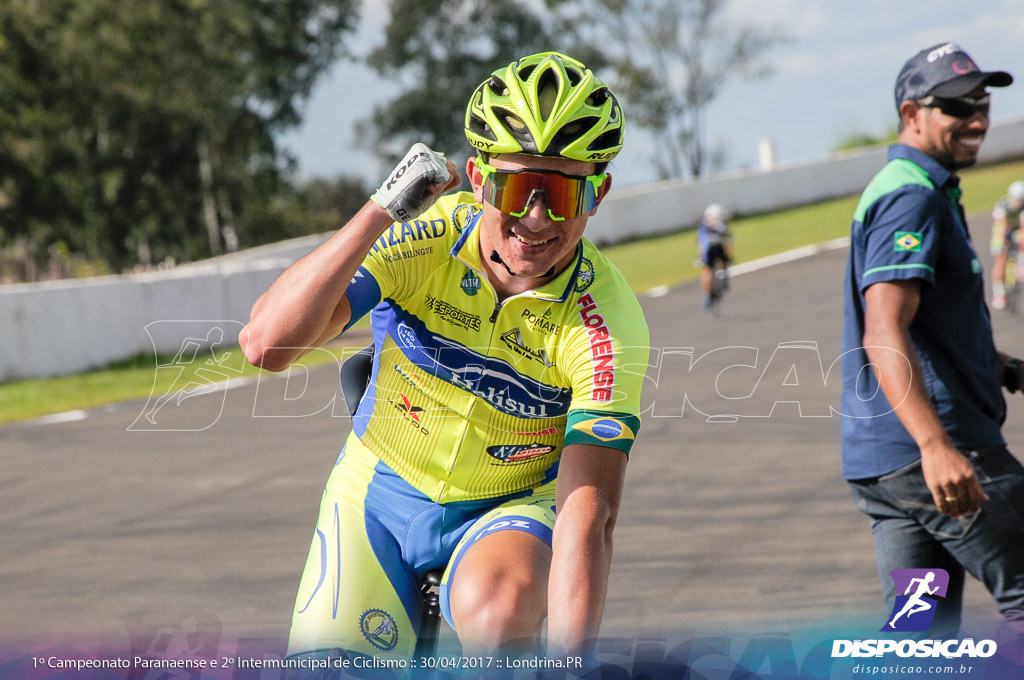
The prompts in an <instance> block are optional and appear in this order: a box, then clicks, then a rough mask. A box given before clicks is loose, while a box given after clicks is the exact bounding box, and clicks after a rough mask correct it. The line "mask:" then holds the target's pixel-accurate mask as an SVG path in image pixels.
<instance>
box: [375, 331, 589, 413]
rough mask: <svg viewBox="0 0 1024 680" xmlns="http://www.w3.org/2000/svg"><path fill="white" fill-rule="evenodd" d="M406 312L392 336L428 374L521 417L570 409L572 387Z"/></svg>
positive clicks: (416, 364) (410, 358)
mask: <svg viewBox="0 0 1024 680" xmlns="http://www.w3.org/2000/svg"><path fill="white" fill-rule="evenodd" d="M405 316H406V318H405V320H402V321H398V322H397V323H396V325H395V326H393V327H392V330H391V336H392V337H393V338H395V341H396V343H397V344H398V346H399V348H400V349H401V351H402V352H403V353H404V354H405V356H406V358H407V359H409V361H411V362H412V363H413V364H414V365H415V366H416V367H417V368H419V369H420V370H421V371H422V372H424V373H426V374H427V375H430V376H433V377H435V378H437V379H439V380H443V381H445V382H448V383H451V384H452V385H454V386H456V387H458V388H460V389H463V390H466V391H467V392H470V393H471V394H474V395H476V396H478V397H480V398H482V399H484V400H485V401H487V402H488V403H489V404H491V406H493V407H494V408H496V409H498V410H499V411H502V412H504V413H507V414H509V415H513V416H516V417H519V418H538V419H539V418H553V417H556V416H561V415H564V414H565V413H567V412H568V411H569V404H570V403H571V401H572V390H571V389H569V388H563V387H556V386H553V385H548V384H545V383H543V382H541V381H540V380H536V379H534V378H531V377H530V376H528V375H524V374H523V373H522V372H520V371H517V370H516V369H515V368H514V367H513V366H512V365H511V364H509V363H508V362H507V361H504V360H502V359H499V358H496V357H494V356H489V355H487V354H481V353H480V352H476V351H474V350H472V349H470V348H469V347H466V346H465V345H463V344H461V343H458V342H456V341H454V340H450V339H449V338H446V337H444V336H443V335H439V334H438V333H434V332H432V331H430V330H429V329H428V328H426V326H424V325H423V322H422V321H420V320H419V319H417V318H416V317H415V316H413V315H411V314H406V315H405ZM414 327H415V328H416V329H417V330H414Z"/></svg>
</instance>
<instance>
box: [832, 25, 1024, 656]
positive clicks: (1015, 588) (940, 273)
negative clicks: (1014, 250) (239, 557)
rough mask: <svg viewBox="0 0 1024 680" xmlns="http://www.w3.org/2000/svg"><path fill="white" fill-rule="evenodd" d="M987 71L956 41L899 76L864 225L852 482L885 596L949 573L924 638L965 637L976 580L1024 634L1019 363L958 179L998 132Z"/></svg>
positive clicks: (855, 260) (849, 389)
mask: <svg viewBox="0 0 1024 680" xmlns="http://www.w3.org/2000/svg"><path fill="white" fill-rule="evenodd" d="M1012 82H1013V78H1012V77H1011V76H1010V75H1009V74H1008V73H1004V72H1002V71H992V72H986V71H981V70H980V69H979V68H978V67H977V65H976V64H975V63H974V62H973V60H971V58H970V57H969V56H968V55H967V54H966V53H965V52H964V51H963V50H961V49H960V48H959V47H958V46H957V45H955V44H953V43H945V44H941V45H936V46H934V47H930V48H928V49H926V50H922V51H921V52H919V53H918V54H917V55H915V56H914V57H913V58H911V59H910V60H909V61H908V62H907V63H906V64H905V65H904V67H903V69H902V71H900V74H899V77H898V78H897V80H896V89H895V95H896V108H897V110H898V111H899V115H900V133H899V141H898V143H897V144H894V145H893V146H892V147H890V149H889V162H888V163H887V164H886V165H885V166H884V167H883V168H882V170H881V171H880V172H879V173H878V174H877V175H876V176H875V178H874V179H873V180H872V181H871V184H870V185H868V187H867V189H865V191H864V193H863V195H862V197H861V201H860V204H859V205H858V206H857V210H856V213H855V215H854V219H853V226H852V230H851V237H850V238H851V242H850V259H849V264H848V270H847V275H846V292H845V302H846V304H845V320H844V328H843V362H842V368H843V398H842V418H841V429H842V450H843V476H844V477H845V478H846V479H847V480H848V481H849V482H850V485H851V488H852V491H853V497H854V500H855V502H856V504H857V507H858V508H859V509H860V510H861V511H863V512H864V513H865V514H867V515H868V516H869V517H870V518H871V520H872V531H873V533H874V537H875V546H876V552H877V559H878V568H879V575H880V576H881V578H882V584H883V589H884V591H885V598H886V602H887V604H888V605H889V607H890V609H892V607H893V605H894V603H895V597H896V596H897V595H903V593H897V592H895V588H894V585H893V583H894V581H893V578H892V577H891V576H890V571H891V570H893V569H936V568H939V569H944V570H946V571H947V572H948V573H949V576H950V582H949V588H948V591H947V594H946V597H945V598H944V599H941V600H940V601H939V604H938V609H937V616H936V619H935V623H934V624H933V625H932V626H931V627H930V628H929V630H928V633H927V635H928V636H929V637H936V636H939V635H955V634H956V633H957V631H958V630H959V626H960V617H961V610H962V600H963V598H962V595H963V585H964V574H965V571H966V572H969V573H970V574H972V575H973V576H975V577H977V578H978V579H979V580H981V581H982V582H983V583H984V584H985V585H986V587H987V588H988V589H989V591H990V592H991V593H992V595H993V596H994V597H995V599H996V601H997V603H998V606H999V609H1000V612H1001V613H1002V614H1003V617H1004V620H1005V623H1006V627H1007V629H1008V630H1015V631H1017V632H1018V633H1024V468H1022V467H1021V465H1020V463H1019V462H1018V461H1017V459H1016V458H1014V457H1013V456H1012V455H1011V454H1010V453H1009V452H1008V451H1007V449H1006V446H1005V442H1004V439H1003V436H1002V433H1001V432H1000V426H1001V425H1002V423H1003V420H1004V419H1005V416H1006V405H1005V402H1004V400H1003V395H1002V388H1003V387H1006V388H1007V389H1008V390H1009V391H1010V392H1015V391H1017V390H1018V389H1019V388H1020V387H1021V383H1022V371H1021V362H1020V361H1019V360H1017V359H1013V358H1010V357H1008V356H1006V355H1004V354H1000V353H999V352H997V350H996V348H995V345H994V343H993V337H992V325H991V322H990V319H989V313H988V310H987V309H986V307H985V302H984V278H983V275H982V271H981V265H980V263H979V261H978V258H977V256H976V255H975V251H974V248H973V246H972V245H971V240H970V235H969V233H968V231H967V222H966V220H965V218H964V212H963V208H962V206H961V204H960V188H959V178H958V177H957V175H956V173H957V171H958V170H959V169H961V168H966V167H968V166H971V165H973V164H974V163H975V161H976V159H977V155H978V149H979V147H980V145H981V142H982V140H983V139H984V137H985V133H986V131H987V129H988V125H989V119H988V109H989V93H988V92H987V91H986V89H985V88H986V87H987V86H992V87H1005V86H1007V85H1010V84H1011V83H1012Z"/></svg>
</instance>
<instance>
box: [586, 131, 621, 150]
mask: <svg viewBox="0 0 1024 680" xmlns="http://www.w3.org/2000/svg"><path fill="white" fill-rule="evenodd" d="M622 136H623V135H622V128H616V129H614V130H608V131H607V132H604V133H602V134H600V135H598V137H597V139H595V140H594V141H592V142H591V143H590V144H589V145H588V146H587V149H588V150H591V151H593V150H595V149H610V148H612V147H613V146H618V145H620V144H622Z"/></svg>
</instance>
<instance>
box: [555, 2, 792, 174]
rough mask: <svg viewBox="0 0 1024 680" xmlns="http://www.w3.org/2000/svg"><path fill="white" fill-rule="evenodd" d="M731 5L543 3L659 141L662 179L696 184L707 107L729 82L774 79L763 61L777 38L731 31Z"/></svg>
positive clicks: (633, 118) (772, 32)
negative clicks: (691, 178)
mask: <svg viewBox="0 0 1024 680" xmlns="http://www.w3.org/2000/svg"><path fill="white" fill-rule="evenodd" d="M727 1H728V0H546V4H547V6H548V7H549V8H551V10H552V11H553V12H555V14H556V15H557V16H558V17H559V20H560V22H561V26H562V30H563V32H564V33H565V34H571V35H572V36H573V38H574V44H575V48H574V49H575V50H576V52H577V54H579V55H580V58H581V59H583V60H584V61H587V63H588V64H591V65H592V67H594V66H598V65H602V64H607V65H608V66H609V67H610V70H611V74H610V75H608V77H607V80H609V84H611V85H612V87H613V90H615V91H616V92H617V93H619V94H620V96H621V97H622V98H623V99H624V100H625V103H626V107H625V108H626V114H627V120H629V121H630V122H633V123H636V124H637V125H639V126H640V127H643V128H646V129H647V130H649V131H650V132H651V133H652V134H653V135H654V137H655V138H656V139H657V147H658V156H657V157H656V158H654V159H653V160H654V162H655V164H656V166H657V168H658V171H659V173H660V174H661V176H662V177H665V178H668V177H682V176H684V175H685V174H686V173H687V172H688V173H689V174H690V175H691V176H694V177H696V176H699V175H701V174H703V173H704V172H705V170H706V169H707V165H708V160H709V153H708V149H707V139H706V138H707V126H706V123H705V119H706V114H707V109H708V106H709V105H710V104H711V103H712V102H713V101H714V99H715V98H716V97H717V96H718V94H719V93H720V92H721V91H722V89H723V88H724V87H726V86H727V85H728V84H729V83H730V82H731V81H733V80H734V79H737V78H742V79H754V78H763V77H766V76H768V75H770V73H771V68H770V66H769V65H768V64H767V63H766V62H765V61H764V55H765V54H766V53H767V52H768V51H769V50H771V49H772V48H774V47H776V46H778V45H780V44H783V43H785V42H787V40H788V38H786V36H784V35H783V34H782V33H781V32H780V31H779V30H777V29H774V28H771V27H762V26H755V25H753V24H742V23H739V24H736V23H731V22H729V21H728V20H727V18H726V17H725V16H724V15H723V10H724V9H725V6H726V4H727Z"/></svg>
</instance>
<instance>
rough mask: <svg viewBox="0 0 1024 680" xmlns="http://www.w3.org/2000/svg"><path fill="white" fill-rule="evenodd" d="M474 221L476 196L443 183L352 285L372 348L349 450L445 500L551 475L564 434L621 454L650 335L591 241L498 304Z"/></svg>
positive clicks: (634, 425)
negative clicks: (554, 271)
mask: <svg viewBox="0 0 1024 680" xmlns="http://www.w3.org/2000/svg"><path fill="white" fill-rule="evenodd" d="M478 220H479V206H477V205H475V204H474V203H473V196H472V194H469V193H457V194H452V195H448V196H445V197H442V198H441V199H439V200H438V201H437V203H436V204H435V205H434V206H433V207H431V208H430V209H429V210H427V211H426V212H424V213H423V214H422V215H421V216H420V217H419V218H417V219H416V220H413V221H411V222H408V223H402V224H398V223H396V224H395V225H393V226H392V227H391V229H390V230H389V231H388V232H386V233H385V234H384V235H383V236H381V238H380V239H379V240H378V242H377V243H376V244H375V245H374V247H373V248H372V250H371V251H370V253H369V255H368V256H367V258H366V260H365V262H364V263H363V265H362V267H361V268H360V269H359V271H358V273H357V274H356V276H355V277H354V278H353V280H352V282H351V284H350V285H349V287H348V290H347V296H348V299H349V301H350V302H351V305H352V319H353V322H354V321H355V320H357V319H359V318H361V317H363V316H365V315H366V314H368V313H369V314H371V319H372V328H373V342H374V345H375V358H374V365H373V371H372V375H371V385H370V387H369V389H368V390H367V393H366V395H365V396H364V398H363V401H362V402H361V403H360V406H359V409H358V412H357V413H356V414H355V416H354V428H353V432H352V435H351V436H350V437H349V440H348V442H347V443H346V449H353V448H359V449H365V450H367V451H368V452H370V453H372V454H373V455H374V456H376V457H377V458H379V459H380V460H381V461H383V462H384V463H385V464H386V465H387V466H389V467H390V468H391V469H393V470H394V471H395V472H397V473H398V474H399V475H401V476H402V478H404V479H405V480H406V481H407V482H408V483H409V484H410V485H412V486H413V487H414V488H415V489H417V490H418V491H419V492H420V493H422V494H424V495H425V496H427V497H428V498H430V499H432V500H434V501H435V502H439V503H447V502H452V501H471V500H477V499H484V498H494V497H499V496H507V495H508V494H514V493H518V492H521V491H524V490H527V489H530V488H534V487H537V486H540V485H542V484H544V483H546V482H549V481H551V480H552V479H554V477H555V474H556V472H557V465H558V459H559V456H560V454H561V451H562V448H563V447H564V446H565V445H568V444H573V443H590V444H597V445H601V446H607V447H612V448H616V449H619V450H622V451H624V452H627V453H628V451H629V449H630V446H631V445H632V443H633V441H634V439H635V437H636V433H637V430H638V428H639V425H640V420H639V413H640V389H641V384H642V381H643V376H644V372H645V369H646V366H647V363H648V354H649V346H648V345H649V336H648V330H647V324H646V321H645V320H644V316H643V312H642V310H641V308H640V305H639V303H638V301H637V300H636V297H635V295H633V293H632V292H631V290H630V288H629V286H628V284H627V283H626V281H625V279H624V278H623V277H622V275H621V274H620V273H619V272H618V271H617V270H616V269H615V268H614V266H613V265H611V263H609V262H608V261H607V260H606V259H605V257H604V256H603V255H602V254H601V253H600V252H599V251H598V250H597V249H596V248H595V247H594V245H593V244H591V243H590V242H589V241H587V240H586V239H584V240H583V241H582V243H581V245H580V247H579V249H578V250H577V256H576V259H575V261H574V262H573V263H572V265H570V266H569V267H568V268H567V269H566V270H565V271H564V272H562V273H561V274H560V275H559V276H558V277H557V278H556V279H555V280H553V281H551V282H549V283H547V284H545V285H544V286H542V287H540V288H538V289H535V290H531V291H528V292H526V293H523V294H520V295H516V296H513V297H511V298H507V299H505V300H503V301H501V302H500V303H499V302H497V297H496V296H495V294H494V291H493V289H492V288H491V286H490V284H489V283H488V281H487V279H486V276H485V275H484V273H483V272H484V269H483V267H482V266H481V254H480V248H479V239H478V235H477V233H476V227H477V222H478ZM350 325H351V322H350Z"/></svg>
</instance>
